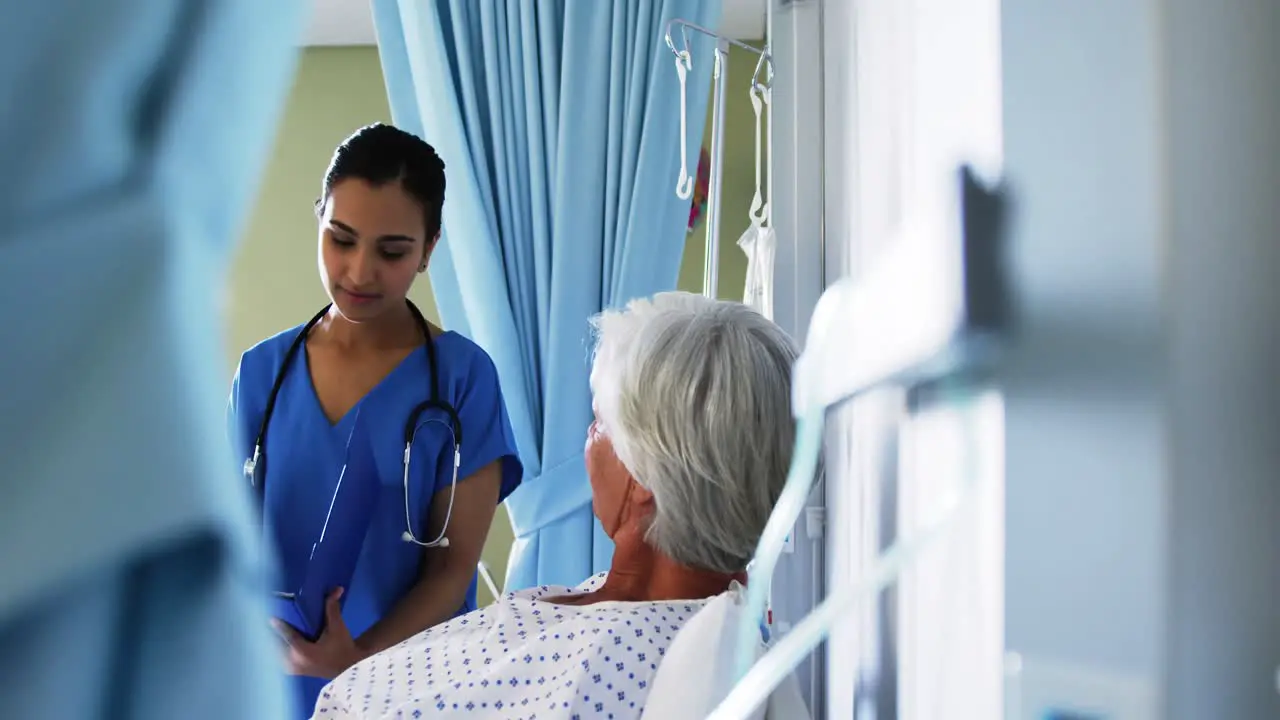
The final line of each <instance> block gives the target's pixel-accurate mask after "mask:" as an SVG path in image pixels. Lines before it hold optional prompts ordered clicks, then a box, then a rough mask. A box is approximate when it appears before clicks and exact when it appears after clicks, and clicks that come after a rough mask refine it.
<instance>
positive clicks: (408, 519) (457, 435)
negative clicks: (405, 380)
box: [244, 300, 462, 548]
mask: <svg viewBox="0 0 1280 720" xmlns="http://www.w3.org/2000/svg"><path fill="white" fill-rule="evenodd" d="M405 302H406V303H408V305H409V311H410V312H411V313H413V319H414V320H415V321H416V322H417V324H418V329H419V330H421V331H422V337H423V338H424V339H425V340H426V344H427V367H428V369H429V370H430V372H431V396H430V397H428V398H427V399H426V400H424V401H423V402H421V403H419V404H418V406H417V407H415V408H414V409H413V412H411V413H409V419H408V421H406V422H405V426H404V456H403V458H402V460H401V463H402V466H403V469H404V474H403V478H402V479H403V484H404V525H405V531H404V533H403V534H401V538H402V539H403V540H404V541H405V542H410V543H413V544H414V545H418V546H420V547H424V548H431V547H440V548H447V547H449V538H448V537H446V536H445V533H446V532H447V531H448V530H449V520H450V518H451V517H452V516H453V497H454V494H455V492H456V491H457V488H458V468H459V467H461V466H462V422H461V421H460V420H459V419H458V411H457V410H456V409H454V407H453V406H452V405H450V404H449V403H448V402H446V401H445V400H442V399H441V398H440V388H439V377H440V376H439V373H438V371H437V369H436V348H435V343H434V342H433V341H432V339H431V332H430V330H429V328H428V326H427V320H426V318H424V317H422V313H421V312H420V311H419V310H418V306H416V305H414V304H413V302H411V301H409V300H406V301H405ZM330 307H332V305H325V306H324V309H323V310H321V311H320V312H318V313H316V316H315V317H313V318H311V321H310V322H308V323H307V324H306V325H305V326H304V327H303V328H302V332H300V333H298V336H297V337H296V338H294V339H293V344H291V345H290V346H289V351H288V352H286V353H285V355H284V362H283V363H282V364H281V365H280V369H279V370H278V371H276V378H275V382H273V383H272V385H271V394H270V395H268V396H267V407H266V411H265V412H263V414H262V425H261V427H259V429H258V438H257V440H255V441H254V443H253V456H252V457H250V458H249V459H247V460H245V461H244V476H245V478H247V479H248V480H249V484H250V485H252V486H253V487H254V488H256V489H257V490H258V494H259V496H261V497H264V498H265V497H266V479H267V475H266V472H267V468H266V465H267V451H266V447H267V429H268V428H269V427H270V426H271V413H273V412H274V411H275V407H276V399H277V398H278V397H279V396H280V387H281V386H282V385H284V379H285V377H287V376H288V374H289V367H290V364H291V363H292V362H293V358H294V356H296V355H297V354H298V348H300V347H302V344H303V343H304V342H306V339H307V335H309V334H310V333H311V329H312V328H313V327H315V325H316V323H318V322H320V321H321V320H322V319H323V318H324V316H325V315H327V314H328V313H329V308H330ZM428 410H439V411H440V412H442V413H444V414H445V415H446V416H447V417H448V418H449V424H448V425H447V426H446V427H447V428H448V430H449V434H450V435H451V436H452V439H453V479H452V480H451V481H450V482H449V506H448V509H447V510H446V511H445V514H444V526H443V527H441V528H440V534H439V535H437V536H436V538H435V539H434V540H431V541H430V542H423V541H421V540H419V539H418V536H417V535H415V534H414V532H413V518H412V512H410V508H409V463H410V460H411V459H412V457H413V439H414V436H416V435H417V433H418V428H420V427H422V426H423V425H425V424H427V423H429V422H438V423H440V424H441V425H444V424H445V423H444V422H442V421H440V420H432V419H427V420H425V421H422V422H419V420H420V419H421V417H422V414H423V413H425V412H427V411H428ZM264 510H265V508H264Z"/></svg>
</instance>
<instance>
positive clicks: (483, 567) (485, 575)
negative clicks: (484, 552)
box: [476, 560, 502, 600]
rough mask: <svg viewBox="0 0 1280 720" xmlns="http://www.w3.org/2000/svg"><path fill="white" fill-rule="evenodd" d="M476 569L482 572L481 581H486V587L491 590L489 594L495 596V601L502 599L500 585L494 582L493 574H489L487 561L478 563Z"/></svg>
mask: <svg viewBox="0 0 1280 720" xmlns="http://www.w3.org/2000/svg"><path fill="white" fill-rule="evenodd" d="M476 569H477V570H479V571H480V579H481V580H483V581H484V585H485V587H487V588H489V594H491V595H493V599H494V600H500V599H502V591H501V590H499V589H498V583H496V582H494V580H493V573H490V572H489V566H488V565H487V564H486V563H485V561H483V560H481V561H480V562H479V563H476Z"/></svg>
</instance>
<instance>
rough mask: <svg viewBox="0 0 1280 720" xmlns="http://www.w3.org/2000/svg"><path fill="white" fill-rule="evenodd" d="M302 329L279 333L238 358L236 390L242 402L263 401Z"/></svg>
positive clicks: (297, 326)
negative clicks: (255, 398) (243, 400)
mask: <svg viewBox="0 0 1280 720" xmlns="http://www.w3.org/2000/svg"><path fill="white" fill-rule="evenodd" d="M302 328H303V325H301V324H300V325H295V326H294V327H291V328H289V329H288V330H282V331H280V332H278V333H276V334H275V335H272V336H271V337H269V338H266V339H265V340H262V341H260V342H258V343H257V344H256V345H254V346H253V347H251V348H249V349H248V350H245V351H244V352H243V353H241V354H240V364H239V365H238V366H237V367H236V390H237V392H238V394H239V395H240V396H241V398H242V399H247V398H246V396H249V397H257V396H261V398H259V399H258V402H265V401H266V395H267V393H269V392H270V391H271V385H272V383H274V382H275V378H276V374H277V373H278V372H279V371H280V366H281V365H282V364H283V363H284V358H285V355H287V354H288V352H289V346H290V345H292V344H293V341H294V339H295V338H297V337H298V333H299V332H301V331H302Z"/></svg>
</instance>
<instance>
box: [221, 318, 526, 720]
mask: <svg viewBox="0 0 1280 720" xmlns="http://www.w3.org/2000/svg"><path fill="white" fill-rule="evenodd" d="M302 327H303V326H301V325H300V326H298V327H295V328H293V329H290V330H287V331H285V332H283V333H280V334H279V335H276V336H274V337H271V338H269V339H267V340H264V341H262V342H261V343H259V344H258V345H256V346H254V347H253V348H251V349H250V350H248V351H247V352H245V353H244V354H243V355H242V356H241V358H240V366H239V367H238V368H237V370H236V374H235V378H234V380H233V381H232V388H231V398H230V402H229V407H228V412H227V416H228V425H229V433H230V436H231V442H232V446H233V447H234V448H235V449H236V451H237V458H236V462H237V464H240V463H243V462H244V458H247V457H248V456H249V454H251V453H252V449H253V443H254V441H255V440H256V438H257V434H258V430H259V428H260V425H261V423H262V416H263V412H264V411H265V408H266V403H267V397H268V395H269V394H270V393H271V386H272V383H273V382H274V380H275V377H276V373H277V372H278V371H279V369H280V364H281V363H282V362H283V360H284V356H285V354H286V353H287V351H288V349H289V345H290V344H291V343H292V342H293V340H294V338H296V337H297V335H298V333H299V332H301V331H302ZM434 342H435V348H436V362H437V364H438V366H439V369H438V371H439V376H440V377H439V385H440V395H441V397H442V398H443V399H446V400H448V401H449V402H450V403H451V404H452V405H453V406H454V408H456V409H457V412H458V418H459V421H460V422H461V425H462V434H463V439H464V443H463V447H462V465H461V467H459V468H458V481H459V482H462V481H464V480H465V479H466V478H468V477H470V476H471V475H473V474H475V473H476V472H477V471H479V470H480V469H481V468H483V467H485V466H486V465H489V464H490V463H492V462H494V461H496V460H500V461H502V486H501V492H500V495H499V501H500V502H501V500H503V499H505V498H506V497H507V496H508V495H509V494H511V491H513V490H515V488H516V487H517V485H519V483H520V478H521V474H522V468H521V465H520V460H519V456H518V454H517V451H516V445H515V440H514V436H513V433H512V431H511V421H510V419H509V418H508V416H507V411H506V407H505V405H504V403H503V399H502V391H501V389H500V388H499V384H498V374H497V370H496V368H495V367H494V364H493V361H492V360H491V359H490V358H489V356H488V354H486V353H485V351H484V350H482V349H481V348H480V347H479V346H478V345H476V344H475V343H473V342H471V341H470V340H468V339H467V338H465V337H463V336H462V335H459V334H457V333H454V332H446V333H444V334H442V335H440V336H439V337H437V338H436V339H435V340H434ZM290 362H291V367H290V368H289V370H288V375H287V376H286V377H285V380H284V383H283V385H281V388H280V394H279V396H278V397H277V399H276V405H275V410H274V412H273V413H272V417H271V427H270V429H269V430H268V432H267V442H266V446H265V448H264V449H265V452H266V456H267V463H266V497H265V498H264V513H265V515H266V525H267V526H268V527H272V528H273V530H274V532H272V535H273V536H274V540H275V542H273V543H270V544H272V545H275V546H276V547H274V548H269V549H270V550H273V551H274V557H273V558H272V560H273V561H274V565H275V567H276V568H277V570H278V575H283V576H284V577H293V576H296V575H297V574H298V573H299V572H301V568H302V566H303V565H305V563H306V562H307V559H308V557H309V556H310V552H311V547H312V545H313V544H314V543H315V541H316V539H317V538H318V537H319V534H320V528H321V527H322V526H323V524H324V520H325V517H326V514H327V513H328V510H329V502H330V500H331V499H332V497H333V491H334V488H335V486H336V484H337V480H338V476H339V473H340V470H341V467H342V462H343V458H344V454H345V450H346V441H347V438H348V437H349V435H350V433H351V429H352V426H353V423H354V422H355V419H356V416H357V410H358V411H359V412H358V415H359V421H360V422H361V423H362V424H365V425H366V426H367V429H368V432H369V437H370V440H371V442H372V444H373V451H374V455H375V462H376V465H377V469H378V479H379V480H380V482H381V484H382V492H381V496H380V497H379V498H378V500H377V503H376V509H375V510H374V516H373V520H372V522H371V523H370V527H369V532H368V534H367V536H366V537H365V540H364V547H363V549H362V550H361V553H360V559H359V561H358V563H357V565H356V570H355V575H354V577H353V578H352V580H351V586H350V587H349V588H346V590H345V595H344V597H345V600H344V606H343V610H342V617H343V620H344V621H345V622H346V624H347V627H348V628H349V629H350V630H351V634H352V636H353V637H359V636H360V635H361V634H362V633H364V632H365V631H366V630H368V629H369V628H370V627H371V626H373V625H374V624H375V623H377V622H378V621H379V620H380V619H381V618H382V617H383V616H384V615H385V614H386V613H387V612H388V611H389V610H391V608H392V607H393V606H394V605H395V604H396V602H397V601H399V599H400V598H402V597H403V596H404V595H405V593H407V592H408V591H409V589H410V588H411V587H413V585H414V583H415V582H416V581H417V579H418V573H419V568H420V563H421V560H422V552H423V550H422V548H420V547H419V546H417V545H414V544H412V543H407V542H405V541H404V540H403V538H402V534H403V533H404V531H405V506H404V502H405V500H404V485H403V476H402V473H403V465H402V458H403V453H404V428H405V423H406V422H407V421H408V418H409V414H410V413H411V412H412V411H413V409H414V408H415V407H416V406H417V405H418V404H419V403H421V402H422V401H424V400H426V399H427V398H428V397H429V396H430V392H431V386H430V383H431V372H430V369H429V366H428V363H427V354H426V348H425V346H423V347H418V348H417V349H415V350H414V351H413V352H411V353H410V354H409V355H408V357H406V358H405V359H404V361H402V362H401V363H400V364H399V365H398V366H396V368H395V369H394V370H392V371H391V372H390V373H389V374H388V375H387V376H386V377H385V378H384V379H383V380H382V381H381V382H380V383H379V384H378V385H377V386H375V387H374V388H373V390H371V391H369V393H368V394H367V395H365V397H364V398H363V399H362V400H361V401H360V402H359V403H357V405H356V406H355V407H353V408H352V409H351V410H350V411H349V412H348V413H347V414H346V415H345V416H344V417H342V418H341V419H339V420H338V421H337V422H336V423H332V422H330V421H329V419H328V418H327V417H326V416H325V413H324V411H323V409H322V408H321V406H320V401H319V398H318V397H317V396H316V392H315V387H314V385H313V384H312V381H311V374H310V371H309V369H308V361H307V353H306V352H305V351H303V349H300V350H299V352H298V353H296V354H295V355H294V357H293V359H292V360H291V361H290ZM452 465H453V438H452V433H451V430H450V428H449V418H448V417H447V415H446V414H445V413H443V412H441V411H438V410H429V411H427V412H426V413H424V414H423V415H422V417H421V418H420V419H419V426H418V431H417V435H416V437H415V439H414V443H413V459H412V463H411V465H410V474H409V511H410V516H411V517H412V518H413V521H414V532H415V533H416V534H417V536H418V538H419V539H423V540H426V539H431V538H433V537H434V535H431V534H430V533H429V531H428V528H427V527H426V518H427V511H428V508H429V507H430V504H431V501H432V498H433V496H434V495H435V494H436V493H438V492H446V493H447V492H448V491H449V483H450V482H451V480H452V478H453V467H452ZM456 517H457V516H456V515H455V519H454V520H453V522H457V520H456ZM264 591H265V589H264ZM475 608H476V579H475V578H474V577H473V578H472V580H471V586H470V587H469V588H468V589H467V596H466V601H465V602H464V603H463V605H462V606H461V607H459V608H458V613H457V614H459V615H460V614H463V613H466V612H470V611H471V610H474V609H475ZM293 682H294V685H295V689H296V690H295V698H296V702H297V707H296V708H295V711H296V717H300V718H308V717H310V716H311V711H312V709H313V708H314V707H315V701H316V698H317V696H318V695H319V693H320V690H321V688H323V687H324V685H325V683H326V682H327V681H326V680H323V679H319V678H307V677H297V678H294V679H293Z"/></svg>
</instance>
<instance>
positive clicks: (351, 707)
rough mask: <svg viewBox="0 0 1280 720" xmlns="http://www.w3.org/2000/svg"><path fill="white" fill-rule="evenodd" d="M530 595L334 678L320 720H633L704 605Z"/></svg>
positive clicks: (549, 591)
mask: <svg viewBox="0 0 1280 720" xmlns="http://www.w3.org/2000/svg"><path fill="white" fill-rule="evenodd" d="M605 577H606V573H601V574H599V575H596V576H595V577H593V578H591V579H590V580H588V581H586V582H584V583H582V584H581V585H579V586H578V587H576V588H569V587H564V586H545V585H544V586H542V587H538V588H533V589H530V590H522V591H520V592H516V593H513V594H511V595H508V596H506V597H505V598H503V599H502V600H499V601H498V602H496V603H494V604H493V605H490V606H489V607H486V608H484V609H482V610H479V611H477V612H474V613H471V614H470V615H466V616H463V617H460V618H456V619H454V620H452V621H450V622H448V623H445V624H443V625H438V626H436V627H434V628H432V629H430V630H427V631H426V632H423V633H421V634H419V635H417V636H416V637H413V638H410V639H409V640H406V641H405V642H403V643H401V644H399V645H397V646H395V647H393V648H391V649H389V650H386V651H385V652H381V653H379V654H377V655H375V656H373V657H371V658H369V659H368V660H365V661H364V662H362V663H360V664H358V665H356V666H355V667H353V668H351V669H350V670H348V671H347V672H345V673H343V674H342V675H340V676H339V677H338V678H337V679H335V680H334V681H333V682H332V683H331V684H330V685H329V686H328V687H326V688H325V689H324V691H323V692H322V693H321V695H320V701H319V702H318V703H317V704H316V712H315V715H314V718H319V719H325V718H419V717H421V718H452V717H458V718H464V717H465V718H495V719H496V718H509V719H510V720H532V719H533V718H539V719H541V720H552V719H557V718H559V719H563V720H573V719H577V718H582V719H585V718H601V719H602V720H633V719H635V718H639V717H640V714H641V711H642V710H643V709H644V701H645V697H646V696H647V695H648V694H649V686H650V684H651V682H652V681H653V676H654V674H655V673H656V672H657V669H658V664H659V662H661V660H662V657H663V655H664V654H665V653H666V651H667V648H668V647H670V645H671V642H672V640H673V639H674V638H675V636H676V633H677V632H679V630H680V628H681V627H682V626H683V625H684V623H685V622H686V621H688V620H689V619H690V618H691V617H693V616H694V615H695V614H696V613H697V612H698V611H699V610H700V609H702V607H703V606H704V605H706V603H707V601H706V600H681V601H676V602H600V603H595V604H592V605H582V606H572V605H558V604H554V603H549V602H546V601H545V600H544V598H552V597H557V596H561V597H563V596H566V595H574V594H581V593H588V592H591V591H593V590H595V589H597V588H599V587H600V586H601V585H602V584H603V583H604V579H605Z"/></svg>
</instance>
